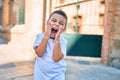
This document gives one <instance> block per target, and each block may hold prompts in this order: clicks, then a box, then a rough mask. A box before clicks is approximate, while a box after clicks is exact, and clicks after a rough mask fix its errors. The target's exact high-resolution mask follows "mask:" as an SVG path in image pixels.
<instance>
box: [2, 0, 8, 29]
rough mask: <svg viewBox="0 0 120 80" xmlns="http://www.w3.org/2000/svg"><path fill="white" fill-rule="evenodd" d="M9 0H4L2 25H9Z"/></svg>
mask: <svg viewBox="0 0 120 80" xmlns="http://www.w3.org/2000/svg"><path fill="white" fill-rule="evenodd" d="M8 3H9V0H2V5H3V8H2V27H6V26H8V25H9V4H8Z"/></svg>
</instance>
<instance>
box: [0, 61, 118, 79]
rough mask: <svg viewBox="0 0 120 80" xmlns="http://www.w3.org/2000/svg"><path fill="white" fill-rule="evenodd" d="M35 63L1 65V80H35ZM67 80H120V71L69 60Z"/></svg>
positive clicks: (98, 63) (93, 63)
mask: <svg viewBox="0 0 120 80" xmlns="http://www.w3.org/2000/svg"><path fill="white" fill-rule="evenodd" d="M33 68H34V61H26V62H17V63H9V64H4V65H0V80H33ZM66 80H120V70H119V69H116V68H112V67H108V66H106V65H103V64H102V63H100V62H91V61H85V60H73V59H67V72H66Z"/></svg>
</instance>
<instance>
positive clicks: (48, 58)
mask: <svg viewBox="0 0 120 80" xmlns="http://www.w3.org/2000/svg"><path fill="white" fill-rule="evenodd" d="M43 37H44V34H43V33H40V34H38V35H37V36H36V40H35V42H34V45H33V48H34V49H35V47H36V46H39V44H40V43H41V41H42V39H43ZM66 45H67V41H66V40H65V39H64V38H63V37H61V36H60V46H61V50H62V53H63V56H64V57H63V59H61V60H60V61H59V62H54V61H53V58H52V55H53V48H54V40H53V39H51V38H49V39H48V43H47V48H46V51H45V54H44V55H43V56H42V57H37V58H36V61H35V69H34V80H50V79H52V78H53V77H55V76H57V75H59V74H63V73H65V71H66V62H65V57H66Z"/></svg>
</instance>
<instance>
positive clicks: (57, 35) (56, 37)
mask: <svg viewBox="0 0 120 80" xmlns="http://www.w3.org/2000/svg"><path fill="white" fill-rule="evenodd" d="M61 32H62V29H61V27H59V30H58V31H57V34H56V36H55V40H59V38H60V34H61Z"/></svg>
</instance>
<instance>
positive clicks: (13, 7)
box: [9, 0, 25, 24]
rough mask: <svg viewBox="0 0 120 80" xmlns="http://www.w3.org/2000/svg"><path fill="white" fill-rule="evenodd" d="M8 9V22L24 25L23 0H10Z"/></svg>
mask: <svg viewBox="0 0 120 80" xmlns="http://www.w3.org/2000/svg"><path fill="white" fill-rule="evenodd" d="M9 8H10V9H9V15H10V16H9V18H10V19H9V22H10V23H15V24H24V12H25V3H24V0H10V2H9Z"/></svg>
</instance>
